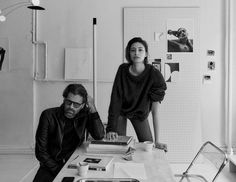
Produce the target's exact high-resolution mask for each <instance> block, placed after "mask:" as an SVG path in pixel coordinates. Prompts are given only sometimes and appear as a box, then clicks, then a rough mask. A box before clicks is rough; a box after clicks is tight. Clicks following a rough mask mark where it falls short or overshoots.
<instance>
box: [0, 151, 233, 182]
mask: <svg viewBox="0 0 236 182" xmlns="http://www.w3.org/2000/svg"><path fill="white" fill-rule="evenodd" d="M186 166H187V165H186V164H171V168H172V170H173V172H174V173H175V174H178V173H181V172H183V171H184V170H185V169H186ZM37 168H38V161H37V160H36V159H35V157H34V156H33V155H0V181H1V182H32V179H33V177H34V175H35V172H36V171H37ZM235 181H236V173H230V172H229V166H228V165H227V166H226V167H225V168H224V170H223V172H222V173H221V174H220V176H219V177H218V179H217V182H235Z"/></svg>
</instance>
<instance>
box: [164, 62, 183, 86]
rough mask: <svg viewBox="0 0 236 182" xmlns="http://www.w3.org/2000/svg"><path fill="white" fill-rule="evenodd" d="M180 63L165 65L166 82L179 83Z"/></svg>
mask: <svg viewBox="0 0 236 182" xmlns="http://www.w3.org/2000/svg"><path fill="white" fill-rule="evenodd" d="M179 74H180V73H179V63H165V81H166V82H178V81H179Z"/></svg>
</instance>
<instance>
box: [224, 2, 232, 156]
mask: <svg viewBox="0 0 236 182" xmlns="http://www.w3.org/2000/svg"><path fill="white" fill-rule="evenodd" d="M232 19H233V11H232V0H226V1H225V22H226V23H225V24H226V26H225V27H226V28H225V142H226V144H227V153H228V154H233V149H232V122H233V121H232V117H233V112H232V99H233V98H232V93H233V91H232V58H233V55H232V53H233V42H232V37H233V36H232V35H233V22H232Z"/></svg>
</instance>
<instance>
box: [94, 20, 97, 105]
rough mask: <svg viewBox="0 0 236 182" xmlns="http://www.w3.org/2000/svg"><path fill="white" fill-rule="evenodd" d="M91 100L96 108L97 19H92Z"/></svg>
mask: <svg viewBox="0 0 236 182" xmlns="http://www.w3.org/2000/svg"><path fill="white" fill-rule="evenodd" d="M93 99H94V104H95V106H97V19H96V18H93Z"/></svg>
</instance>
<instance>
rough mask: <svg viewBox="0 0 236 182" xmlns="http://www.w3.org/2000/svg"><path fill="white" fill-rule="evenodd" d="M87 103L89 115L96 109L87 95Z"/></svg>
mask: <svg viewBox="0 0 236 182" xmlns="http://www.w3.org/2000/svg"><path fill="white" fill-rule="evenodd" d="M87 102H88V108H89V111H90V112H91V113H95V112H97V109H96V107H95V104H94V100H93V98H92V97H91V96H90V95H88V97H87Z"/></svg>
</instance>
